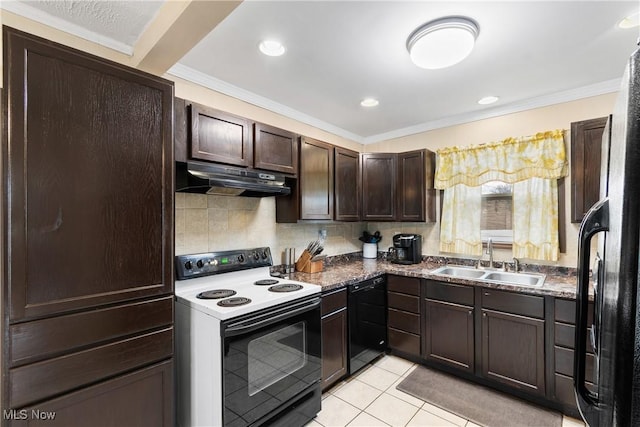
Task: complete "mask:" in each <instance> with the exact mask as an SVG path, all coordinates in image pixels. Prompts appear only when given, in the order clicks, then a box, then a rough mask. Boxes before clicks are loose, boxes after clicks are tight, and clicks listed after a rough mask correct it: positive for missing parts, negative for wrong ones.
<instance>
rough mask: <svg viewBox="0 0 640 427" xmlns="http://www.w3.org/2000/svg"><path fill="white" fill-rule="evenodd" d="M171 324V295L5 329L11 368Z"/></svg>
mask: <svg viewBox="0 0 640 427" xmlns="http://www.w3.org/2000/svg"><path fill="white" fill-rule="evenodd" d="M172 323H173V296H167V297H164V298H159V299H154V300H150V301H142V302H136V303H129V304H123V305H117V306H113V307H108V308H103V309H96V310H91V311H85V312H82V313H75V314H69V315H65V316H58V317H52V318H49V319H43V320H36V321H33V322H26V323H19V324H17V325H12V326H11V327H10V328H9V333H10V334H11V340H12V343H13V345H12V346H11V367H16V366H19V365H24V364H27V363H32V362H36V361H38V360H42V359H45V358H48V357H54V356H59V355H61V354H64V353H69V352H73V351H74V350H76V349H78V348H84V347H87V346H89V345H92V344H93V345H95V344H96V343H100V342H105V341H109V340H113V339H116V338H118V337H123V336H128V335H133V334H136V333H141V332H144V331H147V330H150V329H153V328H159V327H162V326H167V325H171V324H172Z"/></svg>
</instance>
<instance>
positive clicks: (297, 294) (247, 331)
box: [175, 248, 321, 426]
mask: <svg viewBox="0 0 640 427" xmlns="http://www.w3.org/2000/svg"><path fill="white" fill-rule="evenodd" d="M271 264H272V259H271V252H270V250H269V248H255V249H248V250H235V251H225V252H215V253H206V254H193V255H181V256H177V257H176V273H177V276H178V279H179V280H177V281H176V284H175V294H176V360H177V366H178V369H177V375H178V378H177V384H178V387H177V389H178V393H177V395H178V405H177V406H178V408H177V409H178V423H179V425H182V426H191V425H213V426H222V425H224V426H247V425H260V424H263V423H269V424H283V425H295V424H300V425H304V424H305V423H306V422H308V420H309V419H311V418H313V416H315V414H316V413H317V412H318V411H319V409H320V371H321V363H320V362H321V354H320V353H321V349H320V344H319V342H320V291H321V288H320V286H317V285H313V284H309V283H303V282H298V281H293V280H288V279H281V278H278V277H272V276H271V275H270V266H271Z"/></svg>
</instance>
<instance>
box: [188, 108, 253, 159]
mask: <svg viewBox="0 0 640 427" xmlns="http://www.w3.org/2000/svg"><path fill="white" fill-rule="evenodd" d="M190 112H191V158H192V159H197V160H205V161H208V162H220V163H226V164H229V165H236V166H252V165H253V144H252V143H253V141H252V139H251V122H249V121H248V120H247V119H245V118H242V117H238V116H234V115H232V114H229V113H225V112H224V111H219V110H216V109H213V108H209V107H205V106H203V105H198V104H191V106H190Z"/></svg>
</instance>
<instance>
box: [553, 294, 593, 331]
mask: <svg viewBox="0 0 640 427" xmlns="http://www.w3.org/2000/svg"><path fill="white" fill-rule="evenodd" d="M555 303H556V304H555V305H556V306H555V313H554V317H555V320H556V321H558V322H564V323H571V324H572V325H575V323H576V301H575V300H567V299H556V300H555ZM592 323H593V303H592V302H590V303H589V308H588V310H587V324H589V325H590V324H592Z"/></svg>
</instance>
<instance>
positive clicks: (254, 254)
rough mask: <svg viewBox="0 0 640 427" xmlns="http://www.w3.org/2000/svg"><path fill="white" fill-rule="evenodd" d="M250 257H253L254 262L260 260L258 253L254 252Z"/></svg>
mask: <svg viewBox="0 0 640 427" xmlns="http://www.w3.org/2000/svg"><path fill="white" fill-rule="evenodd" d="M251 256H252V257H253V259H254V260H256V261H258V260H259V259H260V255H259V254H258V252H254V253H252V254H251Z"/></svg>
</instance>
